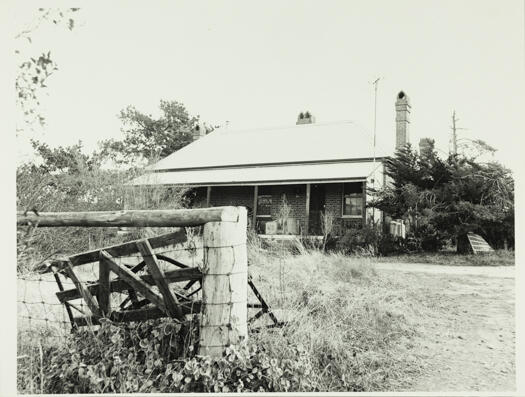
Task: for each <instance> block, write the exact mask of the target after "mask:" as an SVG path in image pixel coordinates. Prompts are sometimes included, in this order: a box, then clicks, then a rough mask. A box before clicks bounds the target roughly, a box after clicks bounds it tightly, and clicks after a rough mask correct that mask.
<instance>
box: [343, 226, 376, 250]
mask: <svg viewBox="0 0 525 397" xmlns="http://www.w3.org/2000/svg"><path fill="white" fill-rule="evenodd" d="M380 238H381V232H380V231H379V230H378V229H377V228H375V227H373V226H369V225H366V226H365V227H363V228H361V229H347V230H346V231H345V233H344V234H343V235H342V236H341V237H340V238H339V239H338V241H337V243H336V248H337V249H338V250H339V251H341V252H344V253H346V254H353V253H356V252H362V251H363V250H368V251H369V252H372V253H373V254H375V253H376V252H377V246H378V242H379V240H380Z"/></svg>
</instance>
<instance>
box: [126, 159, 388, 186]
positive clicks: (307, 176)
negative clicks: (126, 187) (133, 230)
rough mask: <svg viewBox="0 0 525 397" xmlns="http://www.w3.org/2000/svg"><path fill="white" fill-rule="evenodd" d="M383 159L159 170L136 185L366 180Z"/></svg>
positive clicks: (135, 182)
mask: <svg viewBox="0 0 525 397" xmlns="http://www.w3.org/2000/svg"><path fill="white" fill-rule="evenodd" d="M379 167H381V163H380V162H376V163H375V165H374V163H373V162H371V161H368V162H338V163H323V164H296V165H272V166H264V167H242V168H240V167H239V168H237V167H227V168H218V169H217V168H210V169H196V170H182V171H168V172H155V173H150V174H146V175H143V176H141V177H139V178H137V179H135V181H134V184H135V185H178V184H182V185H193V186H212V185H223V186H226V185H230V186H234V185H265V184H266V185H274V184H299V183H315V182H345V181H363V180H366V179H367V178H368V177H370V175H372V173H373V171H374V168H376V169H378V168H379Z"/></svg>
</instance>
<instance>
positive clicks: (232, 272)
mask: <svg viewBox="0 0 525 397" xmlns="http://www.w3.org/2000/svg"><path fill="white" fill-rule="evenodd" d="M237 210H238V215H239V216H238V220H237V222H210V223H206V224H205V225H204V232H203V242H204V265H203V269H202V309H201V314H202V316H201V326H200V348H199V354H200V355H209V356H212V357H220V356H221V355H222V352H223V350H224V349H225V347H227V346H228V345H238V344H239V343H240V342H241V341H242V340H244V339H246V338H247V336H248V326H247V316H248V309H247V295H248V292H247V286H248V256H247V252H246V228H247V211H246V208H244V207H237Z"/></svg>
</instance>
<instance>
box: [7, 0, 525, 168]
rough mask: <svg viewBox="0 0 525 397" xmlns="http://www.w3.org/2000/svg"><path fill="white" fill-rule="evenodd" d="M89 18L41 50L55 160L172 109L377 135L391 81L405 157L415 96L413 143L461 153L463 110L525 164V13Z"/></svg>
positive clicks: (356, 7) (388, 108)
mask: <svg viewBox="0 0 525 397" xmlns="http://www.w3.org/2000/svg"><path fill="white" fill-rule="evenodd" d="M24 4H26V3H24ZM263 4H264V5H263ZM22 7H24V8H22ZM12 15H13V18H12V21H13V22H14V24H13V29H14V30H13V32H14V33H16V29H21V28H23V26H24V25H25V24H27V23H29V22H30V21H31V20H32V18H33V17H34V16H35V15H36V10H34V9H31V8H30V7H28V6H27V5H25V6H21V5H18V6H16V8H13V9H12ZM77 18H78V21H77V22H78V23H79V26H78V27H77V28H76V29H75V30H74V31H73V32H69V31H67V30H66V29H55V28H47V27H43V28H41V29H39V31H38V35H36V37H34V42H33V44H32V45H31V48H32V49H33V50H34V49H39V48H43V49H51V50H52V54H53V56H54V58H55V60H56V62H57V63H58V65H59V69H60V70H59V71H58V72H56V74H55V75H54V76H53V77H52V78H51V79H50V80H49V82H48V85H49V96H48V97H47V98H46V99H45V107H44V112H45V115H46V117H47V121H48V125H47V127H46V129H45V131H44V134H43V135H40V137H41V139H42V140H44V141H46V142H48V143H49V144H50V145H52V146H56V145H59V144H63V145H68V144H72V143H75V142H77V141H78V140H82V141H83V142H84V144H85V147H86V149H88V150H92V149H93V148H95V147H96V143H97V141H98V140H101V139H105V138H110V137H111V138H119V137H121V136H122V133H121V131H120V127H121V123H120V121H119V119H118V117H117V115H118V113H119V111H120V110H121V109H122V108H124V107H126V106H127V105H134V106H135V107H136V108H138V109H139V110H143V111H144V112H148V113H153V114H155V113H156V112H157V109H158V104H159V101H160V99H167V100H177V101H180V102H182V103H184V104H185V105H186V106H187V108H188V110H189V111H190V113H192V114H199V115H201V118H202V120H204V121H206V122H209V123H213V124H223V123H224V122H225V121H226V120H228V121H229V122H230V126H231V128H244V127H247V128H255V127H261V126H281V125H289V124H294V123H295V121H296V117H297V114H298V113H299V112H300V111H304V110H309V111H310V112H311V113H313V114H314V115H315V117H316V119H317V121H318V122H329V121H337V120H354V121H356V122H357V123H359V124H360V125H362V126H363V127H364V128H365V129H366V130H368V131H369V132H370V134H371V131H372V129H373V120H374V118H373V115H374V96H373V85H372V84H371V83H372V82H373V81H374V80H375V79H376V78H377V77H381V80H380V81H379V85H378V100H377V102H378V107H377V136H378V143H379V145H380V146H382V147H385V148H389V147H393V146H394V137H395V110H394V102H395V97H396V94H397V93H398V92H399V91H400V90H403V91H405V92H406V93H407V94H408V96H409V98H410V101H411V105H412V113H411V116H412V124H411V141H412V143H415V144H417V142H418V141H419V139H420V138H421V137H433V138H435V139H436V142H437V145H438V147H439V148H441V149H442V150H444V151H447V150H448V148H449V139H450V134H451V129H450V126H451V115H452V111H453V109H455V110H456V113H457V116H458V118H459V120H460V121H459V123H458V125H459V127H463V128H468V129H466V130H461V131H460V134H461V136H463V137H466V138H480V139H483V140H485V141H487V142H488V143H489V144H491V145H493V146H495V147H496V148H497V149H498V154H497V159H499V160H500V161H502V162H503V163H504V164H506V165H507V166H509V167H511V168H514V169H516V168H517V167H519V166H520V165H522V164H523V156H522V155H520V153H521V151H518V149H520V148H519V147H518V144H517V142H518V138H519V137H521V136H522V135H523V134H524V132H525V128H524V126H525V124H524V117H523V110H524V109H525V103H524V101H523V91H524V74H523V71H524V53H523V52H524V30H523V20H524V10H523V2H522V1H512V0H506V1H480V0H475V1H466V0H462V1H456V0H454V1H442V0H441V1H433V2H431V1H420V0H417V1H403V0H396V1H328V2H327V1H323V2H322V1H286V2H271V1H270V2H264V3H262V2H241V1H237V2H230V1H213V2H212V1H203V2H190V1H187V2H180V1H170V2H154V3H150V2H145V1H144V2H133V3H126V4H124V3H119V2H116V3H114V2H111V3H109V2H106V3H95V5H91V6H88V7H84V8H82V10H81V11H80V12H79V13H78V15H77ZM356 139H363V137H356ZM364 139H367V138H366V137H364ZM369 139H370V140H371V135H370V136H369ZM276 144H278V143H276Z"/></svg>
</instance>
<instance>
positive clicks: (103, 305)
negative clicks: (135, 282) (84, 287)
mask: <svg viewBox="0 0 525 397" xmlns="http://www.w3.org/2000/svg"><path fill="white" fill-rule="evenodd" d="M109 273H110V271H109V265H108V263H107V262H106V260H105V259H104V258H103V257H101V258H100V260H99V263H98V284H99V288H98V291H97V300H98V305H99V307H100V311H101V312H102V314H103V315H104V316H107V315H108V314H109V312H110V309H111V293H110V291H109Z"/></svg>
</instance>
